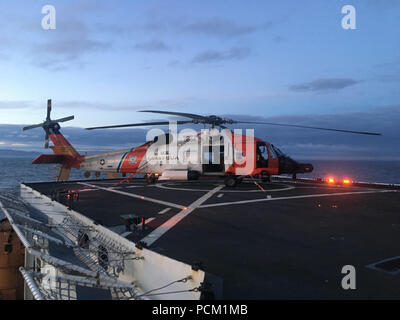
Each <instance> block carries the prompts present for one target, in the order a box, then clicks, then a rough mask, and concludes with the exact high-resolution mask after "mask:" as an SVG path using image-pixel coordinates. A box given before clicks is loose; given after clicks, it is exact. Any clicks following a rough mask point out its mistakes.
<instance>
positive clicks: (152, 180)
mask: <svg viewBox="0 0 400 320" xmlns="http://www.w3.org/2000/svg"><path fill="white" fill-rule="evenodd" d="M146 180H147V182H148V183H155V182H156V180H157V179H156V177H155V176H154V175H150V176H147V177H146Z"/></svg>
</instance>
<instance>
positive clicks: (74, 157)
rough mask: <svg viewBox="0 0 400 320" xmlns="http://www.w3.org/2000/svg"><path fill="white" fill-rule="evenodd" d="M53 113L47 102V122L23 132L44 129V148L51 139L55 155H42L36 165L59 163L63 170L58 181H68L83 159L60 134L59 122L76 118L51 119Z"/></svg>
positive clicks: (49, 102)
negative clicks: (71, 172)
mask: <svg viewBox="0 0 400 320" xmlns="http://www.w3.org/2000/svg"><path fill="white" fill-rule="evenodd" d="M50 113H51V100H50V99H49V100H48V101H47V116H46V120H45V121H44V122H42V123H38V124H34V125H30V126H27V127H24V128H23V130H29V129H33V128H38V127H42V128H43V129H44V131H45V134H46V135H45V144H44V147H45V148H48V147H49V138H50V140H51V141H52V142H53V146H51V147H50V148H51V149H52V150H53V152H54V155H40V156H39V157H37V158H36V159H35V160H33V163H34V164H41V163H59V164H61V169H60V172H59V176H58V181H61V180H68V178H69V174H70V171H71V168H79V167H80V163H81V162H82V159H83V158H84V157H83V156H81V155H80V154H79V153H78V152H77V151H76V150H75V149H74V147H73V146H72V145H71V144H70V143H69V142H68V140H67V139H65V137H64V136H63V135H62V134H61V132H60V125H59V122H66V121H69V120H72V119H74V116H69V117H65V118H61V119H57V120H52V119H51V118H50Z"/></svg>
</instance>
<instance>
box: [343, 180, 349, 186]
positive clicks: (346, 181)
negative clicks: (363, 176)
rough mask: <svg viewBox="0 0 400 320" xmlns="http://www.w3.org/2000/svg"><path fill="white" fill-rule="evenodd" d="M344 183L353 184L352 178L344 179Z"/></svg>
mask: <svg viewBox="0 0 400 320" xmlns="http://www.w3.org/2000/svg"><path fill="white" fill-rule="evenodd" d="M343 184H345V185H349V184H351V180H350V179H343Z"/></svg>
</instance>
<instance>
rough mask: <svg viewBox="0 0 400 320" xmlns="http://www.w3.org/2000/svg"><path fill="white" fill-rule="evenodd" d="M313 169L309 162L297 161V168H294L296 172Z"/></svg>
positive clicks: (307, 171)
mask: <svg viewBox="0 0 400 320" xmlns="http://www.w3.org/2000/svg"><path fill="white" fill-rule="evenodd" d="M313 170H314V167H313V165H312V164H311V163H298V169H297V170H296V171H297V172H298V173H309V172H312V171H313Z"/></svg>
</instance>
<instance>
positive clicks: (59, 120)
mask: <svg viewBox="0 0 400 320" xmlns="http://www.w3.org/2000/svg"><path fill="white" fill-rule="evenodd" d="M72 119H74V116H69V117H65V118H60V119H57V120H53V121H54V122H65V121H69V120H72Z"/></svg>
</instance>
